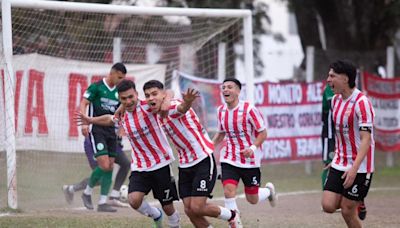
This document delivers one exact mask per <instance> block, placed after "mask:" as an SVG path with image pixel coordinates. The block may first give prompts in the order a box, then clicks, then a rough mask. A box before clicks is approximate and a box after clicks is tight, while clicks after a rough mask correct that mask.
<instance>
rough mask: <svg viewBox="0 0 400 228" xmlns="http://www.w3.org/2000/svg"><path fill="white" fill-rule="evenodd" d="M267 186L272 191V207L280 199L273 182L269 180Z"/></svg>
mask: <svg viewBox="0 0 400 228" xmlns="http://www.w3.org/2000/svg"><path fill="white" fill-rule="evenodd" d="M265 187H266V188H268V189H269V191H270V194H269V196H268V201H269V204H271V207H275V206H276V201H277V200H278V197H277V196H276V191H275V186H274V184H272V183H271V182H268V183H267V184H266V185H265Z"/></svg>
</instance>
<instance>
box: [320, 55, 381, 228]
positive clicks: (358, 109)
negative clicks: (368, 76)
mask: <svg viewBox="0 0 400 228" xmlns="http://www.w3.org/2000/svg"><path fill="white" fill-rule="evenodd" d="M356 74H357V71H356V68H355V67H354V65H353V64H352V63H350V62H347V61H342V60H338V61H336V62H334V63H332V64H331V65H330V70H329V73H328V79H327V83H328V84H329V85H330V86H331V88H332V90H333V92H334V93H335V95H334V97H333V98H332V113H333V122H334V124H335V130H336V150H335V156H334V158H333V160H332V163H331V167H330V169H329V174H328V178H327V180H326V183H325V186H324V192H323V195H322V208H323V210H324V211H325V212H327V213H333V212H335V211H336V209H337V208H341V211H342V217H343V218H344V220H345V222H346V224H347V226H348V227H361V221H360V219H359V217H358V216H357V207H358V206H359V204H360V203H361V202H362V201H363V200H364V198H365V197H366V196H367V194H368V190H369V187H370V185H371V181H372V176H373V172H374V149H375V141H374V137H373V135H374V134H373V132H374V130H373V121H374V116H375V112H374V109H373V107H372V105H371V102H370V101H369V99H368V98H367V97H366V96H365V95H364V94H363V93H362V92H361V91H360V90H358V89H357V88H356V87H355V86H356Z"/></svg>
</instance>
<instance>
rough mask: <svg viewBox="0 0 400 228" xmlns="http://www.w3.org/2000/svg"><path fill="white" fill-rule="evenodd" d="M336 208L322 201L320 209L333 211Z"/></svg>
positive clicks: (328, 211) (327, 211)
mask: <svg viewBox="0 0 400 228" xmlns="http://www.w3.org/2000/svg"><path fill="white" fill-rule="evenodd" d="M336 209H337V208H336V207H335V206H333V205H330V204H324V203H322V210H323V211H324V212H326V213H334V212H335V211H336Z"/></svg>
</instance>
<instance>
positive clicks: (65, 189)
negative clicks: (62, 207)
mask: <svg viewBox="0 0 400 228" xmlns="http://www.w3.org/2000/svg"><path fill="white" fill-rule="evenodd" d="M62 190H63V192H64V196H65V200H66V201H67V203H68V204H71V203H72V201H74V192H72V191H70V190H69V185H64V186H63V187H62Z"/></svg>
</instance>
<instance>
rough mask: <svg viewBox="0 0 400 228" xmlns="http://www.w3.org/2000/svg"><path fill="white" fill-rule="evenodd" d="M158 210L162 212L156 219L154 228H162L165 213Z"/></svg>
mask: <svg viewBox="0 0 400 228" xmlns="http://www.w3.org/2000/svg"><path fill="white" fill-rule="evenodd" d="M157 209H158V210H159V211H160V216H158V218H155V219H154V223H153V228H162V227H163V226H162V220H163V213H162V211H161V210H160V209H159V208H157Z"/></svg>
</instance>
